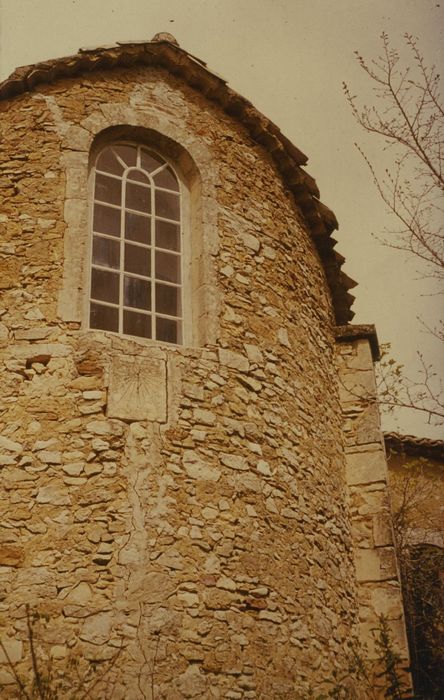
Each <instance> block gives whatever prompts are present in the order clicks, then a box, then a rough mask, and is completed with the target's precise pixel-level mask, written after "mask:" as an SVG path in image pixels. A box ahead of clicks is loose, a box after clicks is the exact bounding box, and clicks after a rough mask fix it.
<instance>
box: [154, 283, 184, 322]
mask: <svg viewBox="0 0 444 700" xmlns="http://www.w3.org/2000/svg"><path fill="white" fill-rule="evenodd" d="M156 311H157V312H158V313H161V314H167V315H168V316H180V313H181V311H180V287H168V286H167V285H166V284H156Z"/></svg>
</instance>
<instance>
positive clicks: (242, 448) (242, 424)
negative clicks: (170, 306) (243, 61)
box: [0, 68, 355, 699]
mask: <svg viewBox="0 0 444 700" xmlns="http://www.w3.org/2000/svg"><path fill="white" fill-rule="evenodd" d="M0 111H1V120H2V130H3V132H4V133H3V138H2V142H1V144H0V158H1V165H0V168H1V170H0V172H1V174H2V176H3V182H4V185H3V188H4V189H3V193H2V195H3V197H4V207H3V210H2V214H0V226H1V231H2V233H1V236H2V238H1V247H0V256H1V262H2V265H3V266H4V267H3V272H2V275H1V279H0V286H1V288H2V304H1V305H2V309H1V310H0V313H1V314H2V316H1V318H0V343H1V356H2V364H1V369H0V371H1V375H0V392H1V394H2V396H1V404H2V406H3V411H2V414H1V417H0V426H1V428H2V435H3V437H0V452H1V456H0V464H1V467H2V476H3V484H4V493H3V496H2V501H3V502H2V504H1V505H2V524H3V532H2V534H1V544H0V567H1V568H0V579H1V585H2V589H3V602H2V606H1V608H0V623H1V626H2V628H3V630H4V639H5V640H6V644H7V645H9V646H8V647H7V648H9V649H10V650H12V652H13V653H14V655H15V660H16V661H17V668H18V669H23V672H25V671H24V669H26V667H27V661H26V653H25V646H26V639H27V633H26V611H25V605H26V603H30V605H31V607H32V608H34V609H36V610H38V611H39V612H42V613H44V614H46V615H48V616H49V622H48V623H47V624H43V623H38V624H41V627H42V628H41V630H40V632H39V634H40V637H41V638H42V645H43V646H42V650H41V651H42V653H43V652H44V653H45V654H50V655H52V657H53V658H54V659H55V661H56V665H58V668H60V669H63V668H64V664H65V665H66V664H67V663H68V661H69V659H71V658H72V657H73V656H76V657H79V658H80V664H81V666H82V665H85V664H87V662H88V661H92V660H96V661H97V660H98V661H99V662H100V663H102V666H101V668H104V669H105V670H106V673H105V674H104V679H103V680H102V681H100V682H99V683H98V684H97V685H96V686H95V693H96V695H97V697H113V698H114V697H116V698H126V699H128V698H142V697H146V698H151V697H152V690H153V689H154V697H156V698H183V697H198V698H219V697H220V698H233V699H235V698H249V697H250V698H288V697H295V698H298V697H301V698H302V697H304V694H306V693H307V692H308V690H309V688H310V687H312V688H314V689H319V688H320V687H321V686H322V681H323V680H325V679H326V678H330V677H331V676H332V673H333V670H334V668H335V667H337V668H339V669H340V668H344V667H345V664H346V655H347V650H348V645H349V643H350V639H351V636H353V633H354V611H355V602H354V586H353V580H354V574H353V568H352V563H351V555H350V535H349V523H348V517H347V510H346V505H345V496H344V479H343V453H342V444H341V415H340V410H339V403H338V397H337V387H336V384H337V378H336V374H335V370H334V367H333V346H334V339H333V334H332V312H331V305H330V301H329V298H328V292H327V285H326V281H325V278H324V272H323V269H322V266H321V264H320V261H319V259H318V257H317V254H316V253H315V251H314V247H313V244H312V242H311V241H310V238H309V236H308V234H307V232H306V230H305V228H304V224H303V221H302V218H301V217H300V215H299V214H298V212H297V210H296V208H295V205H294V203H293V200H292V198H291V195H290V194H289V192H288V191H286V190H285V187H284V185H283V184H282V181H281V180H280V178H279V177H278V176H277V173H276V170H275V167H274V166H273V164H272V162H271V160H270V159H269V157H268V156H267V155H266V154H265V152H264V151H263V150H262V148H261V147H260V146H258V145H257V144H255V143H254V142H252V141H251V140H250V138H249V137H248V136H247V135H246V133H245V132H244V130H243V128H242V127H241V126H239V125H237V124H236V121H235V120H234V119H233V118H231V117H229V116H227V115H225V114H224V113H222V112H221V111H220V109H219V108H216V107H214V106H213V105H212V104H211V103H210V102H207V101H206V100H205V99H204V98H203V97H202V96H201V95H199V94H197V93H194V92H193V90H192V89H190V88H189V87H188V86H184V85H183V84H182V83H181V82H180V81H179V80H178V79H175V78H174V77H171V76H170V75H168V74H167V73H166V72H164V71H161V70H157V69H156V70H154V69H147V68H134V69H128V70H124V69H119V70H114V71H112V72H103V73H97V74H94V75H91V76H83V77H82V78H81V79H75V80H60V81H58V82H56V83H54V84H52V85H50V86H43V87H39V88H38V90H36V91H35V92H34V93H32V94H29V95H24V96H21V97H18V98H16V99H13V100H10V101H9V102H4V103H2V104H0ZM122 125H127V126H128V128H129V127H131V128H132V129H134V128H137V129H139V130H143V129H146V130H149V136H148V135H147V143H149V144H151V145H155V144H154V141H153V139H154V140H155V134H156V133H160V134H162V135H163V137H164V138H163V139H162V138H161V139H160V145H162V146H164V147H167V146H165V144H167V143H170V144H179V145H180V148H179V147H178V148H179V150H176V152H175V151H174V146H171V151H170V152H169V153H167V154H165V155H168V156H169V157H175V156H176V157H177V158H178V160H179V163H178V167H179V169H181V170H182V174H183V179H184V181H185V183H186V184H187V186H188V188H189V190H190V193H191V197H190V210H191V213H190V221H191V230H190V234H189V235H190V237H191V242H192V248H193V251H194V252H193V253H192V258H193V260H192V263H190V265H191V273H190V274H191V276H192V282H191V283H190V286H189V289H190V290H191V291H190V294H191V296H192V298H191V305H192V307H193V313H192V314H191V321H190V322H191V323H192V324H194V326H195V328H194V329H193V338H194V339H195V342H194V344H193V346H191V347H175V346H167V345H158V344H155V343H152V342H150V341H142V340H137V339H131V338H119V337H117V336H115V335H112V334H107V333H103V332H97V331H95V332H92V331H87V330H86V329H85V327H84V319H83V313H84V312H83V308H84V296H85V279H86V277H87V270H86V265H87V252H86V251H87V244H88V223H87V222H88V157H89V151H90V148H91V146H92V144H93V143H94V140H95V139H96V138H97V137H98V136H99V135H100V134H101V133H102V132H103V130H105V129H108V128H109V127H113V126H114V127H120V126H122ZM122 133H124V132H122ZM134 133H135V132H134V131H131V129H129V130H128V135H129V136H131V134H134ZM138 133H139V134H142V132H141V131H139V132H138ZM146 133H147V134H148V131H147V132H146ZM167 149H168V147H167ZM184 154H185V155H184ZM196 251H197V252H196ZM23 645H25V646H23ZM120 647H122V651H121V652H119V653H118V656H117V657H115V654H116V651H117V650H119V649H120ZM107 659H108V660H109V659H111V663H109V662H106V660H107ZM106 663H108V666H109V667H106ZM82 667H83V666H82ZM2 668H3V669H4V670H3V671H2V673H3V676H2V677H1V678H0V681H1V682H3V683H5V684H6V690H5V692H6V693H8V692H9V693H10V695H11V696H12V695H13V693H14V684H13V683H12V681H11V678H10V677H9V678H8V671H7V667H5V666H3V667H2ZM110 688H111V689H112V695H111V694H110V692H111V691H110ZM6 697H7V694H6Z"/></svg>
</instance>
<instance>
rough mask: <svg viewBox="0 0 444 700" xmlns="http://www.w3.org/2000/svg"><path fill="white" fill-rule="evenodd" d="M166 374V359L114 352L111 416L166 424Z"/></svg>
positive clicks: (110, 381)
mask: <svg viewBox="0 0 444 700" xmlns="http://www.w3.org/2000/svg"><path fill="white" fill-rule="evenodd" d="M166 374H167V372H166V362H165V360H160V359H158V358H151V357H150V358H146V357H143V358H135V357H123V356H121V355H114V357H113V358H112V360H111V366H110V380H109V391H108V408H107V414H108V417H109V418H119V419H120V420H133V421H136V420H137V421H139V420H150V421H156V422H158V423H165V422H166V420H167V377H166Z"/></svg>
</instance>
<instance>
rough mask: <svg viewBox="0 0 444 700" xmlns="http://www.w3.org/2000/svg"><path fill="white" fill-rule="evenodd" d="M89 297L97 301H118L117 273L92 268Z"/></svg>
mask: <svg viewBox="0 0 444 700" xmlns="http://www.w3.org/2000/svg"><path fill="white" fill-rule="evenodd" d="M91 297H92V298H93V299H97V300H99V301H109V302H110V303H111V304H118V303H119V275H118V274H116V273H115V272H108V270H96V269H95V268H93V269H92V273H91Z"/></svg>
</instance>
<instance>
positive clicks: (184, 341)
mask: <svg viewBox="0 0 444 700" xmlns="http://www.w3.org/2000/svg"><path fill="white" fill-rule="evenodd" d="M117 146H131V147H133V148H136V149H137V159H136V165H135V166H128V165H126V164H125V169H124V171H123V173H122V175H120V176H115V175H112V174H111V173H106V172H105V171H103V170H100V169H98V168H97V163H98V161H99V159H100V156H101V155H102V154H103V153H104V152H105V151H106V150H107V149H110V148H113V147H117ZM142 151H145V152H147V153H148V154H152V155H153V156H154V157H157V158H158V159H160V160H161V161H162V165H161V166H159V167H158V168H156V169H153V170H152V171H151V173H148V172H147V171H146V170H144V169H143V168H141V167H140V158H141V153H142ZM166 168H170V169H171V171H172V173H173V174H174V177H175V179H176V181H177V186H178V189H177V196H178V199H179V221H178V222H177V221H173V220H172V219H168V218H167V217H161V216H156V215H155V209H154V210H153V204H154V200H155V197H156V192H158V191H160V192H162V191H165V192H172V190H171V189H168V188H165V187H159V186H157V185H156V183H154V181H153V179H152V177H153V175H156V174H159V172H160V171H161V170H164V169H166ZM134 169H137V170H144V172H145V173H146V175H147V177H148V181H149V187H150V190H151V192H150V197H151V213H149V214H148V213H146V214H145V215H146V216H147V217H149V218H150V220H151V222H150V229H151V238H150V242H149V244H145V245H144V244H140V247H144V248H145V249H147V248H149V249H150V257H151V273H150V276H149V277H148V276H146V277H145V276H143V275H139V277H141V278H143V279H146V280H148V281H149V284H150V296H151V309H150V310H149V309H136V308H134V307H129V306H127V305H125V304H124V303H123V302H124V299H123V284H124V278H125V275H127V272H126V271H125V270H124V262H123V260H124V256H123V253H124V249H125V244H128V243H129V244H135V245H139V244H138V243H137V242H135V241H132V240H128V239H127V238H126V237H125V223H124V222H125V217H126V213H127V212H129V213H133V214H136V215H137V214H141V215H142V216H143V215H144V214H143V213H141V212H138V211H137V210H133V209H130V208H127V207H125V206H124V205H125V203H126V202H125V194H124V192H125V189H126V183H127V181H128V172H129V171H130V170H134ZM96 173H99V174H103V175H106V176H110V177H115V178H116V179H117V180H119V181H120V183H122V184H121V200H120V204H119V205H117V204H112V203H110V202H102V201H101V200H97V199H96V196H95V183H96ZM130 182H133V180H130ZM134 182H135V181H134ZM153 185H154V186H153ZM88 191H89V198H88V199H89V212H88V254H87V265H86V270H85V271H86V274H87V276H88V277H87V280H86V284H85V289H86V292H87V293H86V295H85V304H84V318H85V327H86V328H87V329H88V330H90V331H94V332H104V333H111V334H113V335H117V336H119V337H123V338H129V339H137V340H138V341H144V342H149V343H155V344H167V345H170V346H173V347H178V346H183V345H188V344H191V340H192V339H191V328H190V326H191V324H190V322H189V319H190V314H191V305H190V280H189V270H190V266H191V251H190V240H189V239H190V231H189V224H188V222H189V216H190V193H189V190H188V188H187V186H186V184H185V182H184V178H183V177H182V175H181V172H180V169H179V168H178V167H177V165H176V164H175V163H174V162H172V161H171V159H170V158H168V156H166V155H165V154H164V153H163V152H161V151H160V152H159V151H158V150H157V149H156V148H153V147H152V146H151V145H150V144H148V143H145V142H144V141H143V140H139V139H130V138H125V137H123V138H116V139H113V140H110V141H108V140H107V142H106V143H102V145H101V148H100V149H99V150H97V151H96V152H95V154H94V160H93V162H92V164H91V167H90V175H89V187H88ZM97 204H102V205H104V206H108V207H110V208H115V209H118V210H119V211H120V217H121V220H120V231H119V236H118V237H117V236H113V235H111V234H106V233H102V232H95V231H94V228H93V220H94V212H95V210H96V205H97ZM158 220H160V221H165V222H167V223H175V224H178V226H179V251H178V252H177V256H178V257H179V259H180V264H179V267H178V269H179V273H180V282H179V283H177V284H176V283H174V282H169V281H167V280H158V279H156V278H155V266H154V267H153V263H154V261H155V256H156V252H157V251H158V252H160V253H162V252H165V253H172V254H173V255H176V251H171V250H168V249H166V248H165V249H164V248H161V247H157V246H156V245H155V243H156V240H155V238H154V233H155V228H156V222H157V221H158ZM97 237H101V238H102V239H103V238H106V239H107V240H111V239H112V240H115V241H118V242H119V250H120V262H119V269H118V270H114V269H113V268H111V267H101V266H100V265H98V264H96V263H94V262H93V245H94V240H95V239H97ZM154 264H155V263H154ZM93 268H95V269H103V270H108V271H112V272H116V273H117V274H118V277H119V297H118V303H117V304H115V303H113V302H107V301H104V300H98V299H96V300H95V301H96V303H98V304H101V305H103V306H110V307H113V308H117V309H118V324H119V327H118V330H117V331H114V330H106V329H100V328H95V327H94V326H92V325H91V320H90V310H91V305H92V303H94V300H93V299H92V295H91V291H92V290H91V287H92V270H93ZM129 276H130V277H134V278H137V277H138V275H137V274H136V273H132V272H129ZM158 284H165V285H167V286H173V287H176V288H178V289H179V302H178V304H179V305H180V307H181V309H180V314H179V313H178V315H177V316H172V315H169V314H166V313H163V312H158V311H157V310H156V305H155V294H156V292H155V288H156V285H158ZM124 311H133V312H137V311H140V312H141V313H145V314H146V315H149V316H150V318H151V336H150V337H147V336H144V335H133V334H129V333H125V332H124V331H123V315H124ZM157 317H160V318H166V319H172V320H175V321H176V322H177V329H178V341H177V342H174V341H168V340H163V339H159V338H157V337H155V336H157V335H158V333H157V328H156V326H157V323H156V320H155V319H157Z"/></svg>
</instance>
